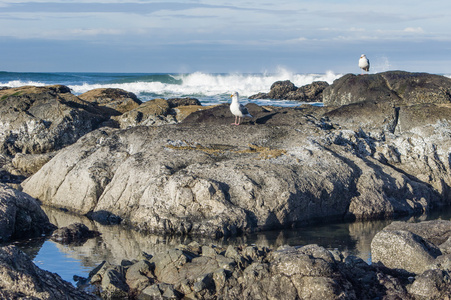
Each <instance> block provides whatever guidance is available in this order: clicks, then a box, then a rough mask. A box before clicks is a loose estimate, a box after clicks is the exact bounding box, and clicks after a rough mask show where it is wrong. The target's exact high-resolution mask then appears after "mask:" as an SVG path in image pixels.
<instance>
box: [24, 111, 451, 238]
mask: <svg viewBox="0 0 451 300" xmlns="http://www.w3.org/2000/svg"><path fill="white" fill-rule="evenodd" d="M221 109H222V107H217V108H214V109H212V110H213V112H212V113H211V114H212V115H213V116H214V115H215V114H216V113H218V114H220V113H221ZM251 113H253V112H251ZM212 115H208V112H207V111H205V112H199V113H194V114H192V115H191V116H190V117H188V118H187V119H185V120H184V121H183V122H182V123H181V124H178V125H166V126H159V127H151V128H150V127H135V128H130V129H127V130H115V129H108V130H107V129H102V130H99V131H95V132H92V133H91V134H88V135H86V136H84V137H83V138H82V139H80V140H79V142H77V143H76V144H74V145H72V146H69V147H67V148H66V149H64V150H63V151H61V152H60V153H58V155H56V156H55V157H54V158H53V159H52V160H51V161H50V162H49V163H47V164H46V165H45V166H43V167H42V168H41V169H40V170H39V171H38V172H37V173H36V174H34V175H33V176H32V177H30V178H28V179H27V181H26V182H24V183H23V189H24V191H25V192H27V193H29V194H30V195H32V196H33V197H35V198H38V199H39V200H41V201H43V203H45V204H47V205H54V206H57V207H61V208H65V209H68V210H71V211H76V212H78V213H81V214H87V213H90V214H92V215H95V214H96V213H100V214H107V215H109V216H116V217H118V218H119V219H121V220H122V222H123V223H124V224H129V225H131V226H133V227H135V228H137V229H139V230H144V231H149V232H154V233H163V234H196V235H209V236H216V237H221V236H227V235H236V234H239V233H241V232H248V231H254V230H268V229H275V228H281V227H288V226H298V225H300V224H305V223H307V222H310V221H313V220H317V219H320V218H324V217H328V218H337V219H339V218H343V216H346V218H349V219H372V218H385V217H390V216H396V215H402V214H404V215H406V214H413V213H420V212H423V211H424V210H427V209H429V208H430V207H431V206H433V205H440V204H441V203H444V202H445V200H444V199H442V198H441V196H440V194H439V193H438V192H437V191H436V190H434V189H433V188H432V187H431V186H429V185H428V184H429V183H426V184H425V183H423V182H421V181H418V180H413V179H412V178H411V177H409V176H407V175H406V174H405V173H403V172H399V168H402V166H397V167H396V168H393V167H392V166H390V165H388V164H385V163H386V161H384V160H382V159H380V160H379V159H376V158H374V157H373V155H374V154H375V153H376V150H377V149H378V148H377V147H380V148H382V145H385V143H386V142H385V141H383V140H382V139H381V140H375V139H373V138H371V137H368V136H365V134H364V133H363V134H359V133H356V132H354V131H350V130H340V129H337V130H335V129H333V128H331V127H329V126H327V124H326V123H325V121H324V120H323V119H317V118H315V117H314V116H312V115H311V114H310V113H309V114H305V113H304V112H303V110H302V109H296V110H294V109H286V108H285V109H280V110H274V111H267V110H264V109H262V111H261V112H260V113H259V112H258V111H257V113H256V115H257V120H256V121H257V122H262V123H263V122H264V123H263V124H258V126H244V125H243V126H241V127H239V132H237V131H236V129H235V127H231V126H229V125H227V126H223V125H222V123H223V122H225V121H224V120H222V119H220V120H217V121H216V122H219V123H220V124H219V125H218V124H215V123H214V122H215V121H214V120H215V118H214V117H213V116H212ZM196 116H199V118H197V117H196ZM259 116H261V117H259ZM201 120H202V121H201ZM191 122H192V123H191ZM293 122H296V123H293ZM243 137H245V138H243ZM384 138H385V137H384ZM443 146H444V147H446V144H445V143H444V144H443ZM425 147H427V146H425ZM440 147H441V146H440V145H439V146H438V147H437V148H436V152H437V155H438V156H436V157H440V156H442V158H441V159H443V160H444V161H445V162H446V160H447V156H446V155H444V156H443V154H439V153H445V150H444V149H442V150H440V149H441V148H440ZM398 151H400V150H398ZM425 152H426V151H425ZM434 161H436V160H434ZM429 163H430V161H429ZM445 170H447V169H446V168H445V169H444V170H443V173H444V171H445ZM430 171H431V168H429V167H427V166H426V165H425V166H424V167H423V168H421V169H419V170H416V172H425V173H426V174H428V172H430ZM440 172H442V171H440ZM441 178H444V177H441ZM450 182H451V181H450ZM442 183H443V184H444V183H445V182H442ZM80 187H83V192H81V191H80Z"/></svg>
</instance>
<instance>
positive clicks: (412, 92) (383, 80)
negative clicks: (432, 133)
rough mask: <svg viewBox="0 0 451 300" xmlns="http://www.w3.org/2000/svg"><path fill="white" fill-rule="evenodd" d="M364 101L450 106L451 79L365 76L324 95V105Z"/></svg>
mask: <svg viewBox="0 0 451 300" xmlns="http://www.w3.org/2000/svg"><path fill="white" fill-rule="evenodd" d="M364 101H388V102H390V103H393V104H395V105H407V104H409V105H411V104H420V103H434V104H445V103H449V102H450V101H451V79H450V78H447V77H444V76H440V75H433V74H427V73H409V72H401V71H389V72H384V73H378V74H370V75H365V76H361V75H353V74H347V75H345V76H343V77H341V78H339V79H337V80H335V81H334V82H333V84H332V85H330V86H329V87H327V88H326V89H325V90H324V92H323V103H324V105H330V106H341V105H347V104H352V103H358V102H364Z"/></svg>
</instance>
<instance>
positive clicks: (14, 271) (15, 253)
mask: <svg viewBox="0 0 451 300" xmlns="http://www.w3.org/2000/svg"><path fill="white" fill-rule="evenodd" d="M0 274H1V275H0V298H2V299H48V300H59V299H68V300H70V299H73V300H82V299H93V300H94V299H97V297H96V296H94V295H92V294H88V293H86V292H83V291H81V290H78V289H76V288H74V286H73V285H72V284H70V283H69V282H66V281H64V280H63V279H61V277H60V276H59V275H57V274H55V273H51V272H48V271H44V270H42V269H40V268H38V267H37V266H35V265H34V264H33V262H32V261H31V259H30V258H29V257H28V256H27V255H26V254H24V253H23V252H22V251H20V250H18V249H17V248H16V247H14V246H7V247H1V248H0Z"/></svg>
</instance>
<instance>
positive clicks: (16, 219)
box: [0, 183, 55, 242]
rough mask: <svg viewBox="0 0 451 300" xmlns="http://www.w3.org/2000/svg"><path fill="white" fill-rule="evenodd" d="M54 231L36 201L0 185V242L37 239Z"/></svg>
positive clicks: (53, 227)
mask: <svg viewBox="0 0 451 300" xmlns="http://www.w3.org/2000/svg"><path fill="white" fill-rule="evenodd" d="M54 229H55V226H54V225H52V224H50V222H49V219H48V218H47V216H46V215H45V213H44V211H43V210H42V209H41V207H40V206H39V204H38V202H37V201H36V199H33V198H32V197H30V196H29V195H27V194H25V193H23V192H20V191H17V190H15V189H13V188H11V187H9V186H7V185H5V184H2V183H0V242H7V241H11V240H14V239H23V238H30V237H38V236H41V235H44V234H48V233H50V232H51V231H53V230H54Z"/></svg>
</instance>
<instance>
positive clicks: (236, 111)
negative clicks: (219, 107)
mask: <svg viewBox="0 0 451 300" xmlns="http://www.w3.org/2000/svg"><path fill="white" fill-rule="evenodd" d="M230 97H232V104H230V111H231V112H232V114H233V115H234V116H235V123H232V125H240V121H241V118H242V117H251V118H252V115H251V114H250V113H249V111H248V110H247V108H246V107H245V106H244V105H242V104H240V102H239V101H238V97H239V95H238V92H234V93H233V94H232V95H231V96H230ZM237 120H238V122H237Z"/></svg>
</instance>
